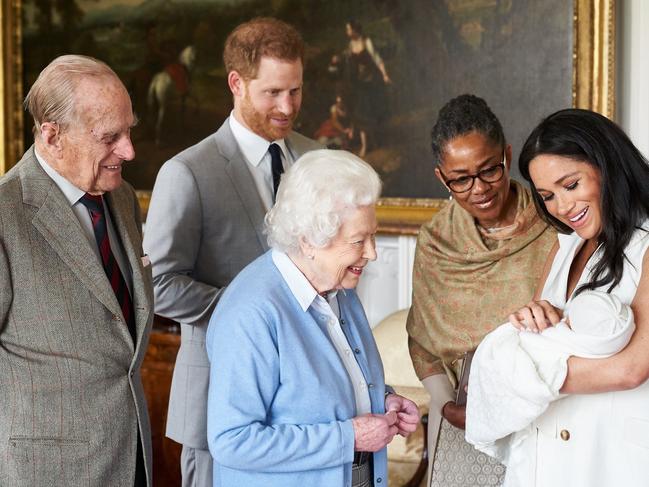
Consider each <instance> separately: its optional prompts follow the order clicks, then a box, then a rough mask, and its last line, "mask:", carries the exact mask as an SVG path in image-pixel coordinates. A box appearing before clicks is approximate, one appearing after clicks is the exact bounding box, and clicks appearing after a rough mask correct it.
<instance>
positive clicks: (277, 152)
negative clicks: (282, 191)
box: [268, 142, 284, 196]
mask: <svg viewBox="0 0 649 487" xmlns="http://www.w3.org/2000/svg"><path fill="white" fill-rule="evenodd" d="M268 152H270V162H271V165H270V167H271V169H272V171H273V196H276V195H277V188H278V187H279V180H280V179H281V177H282V173H283V172H284V166H283V165H282V149H280V148H279V145H277V144H275V143H274V142H273V143H272V144H270V146H268Z"/></svg>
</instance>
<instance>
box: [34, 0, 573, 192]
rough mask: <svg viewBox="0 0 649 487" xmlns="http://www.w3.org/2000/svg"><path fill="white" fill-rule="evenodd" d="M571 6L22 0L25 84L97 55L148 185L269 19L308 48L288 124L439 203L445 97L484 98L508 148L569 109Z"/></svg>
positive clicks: (222, 109)
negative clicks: (66, 60)
mask: <svg viewBox="0 0 649 487" xmlns="http://www.w3.org/2000/svg"><path fill="white" fill-rule="evenodd" d="M572 14H573V5H572V2H566V1H565V0H544V1H543V2H539V1H536V0H516V1H514V0H407V1H397V0H355V1H353V2H350V1H348V0H271V1H269V0H59V1H57V2H50V1H47V0H23V2H22V13H21V15H22V43H23V44H22V52H23V86H24V89H27V88H28V87H29V86H30V85H31V83H32V82H33V81H34V79H35V77H36V75H37V74H38V72H39V71H40V70H41V69H42V68H43V67H44V66H45V65H46V64H47V63H48V62H49V61H50V60H51V59H53V58H54V57H55V56H57V55H59V54H62V53H70V52H73V53H82V54H88V55H91V56H95V57H97V58H99V59H102V60H104V61H106V62H107V63H108V64H109V65H110V66H112V67H113V68H114V69H115V70H116V72H117V73H118V74H119V76H120V77H121V78H122V80H123V81H124V83H125V84H126V86H127V87H128V89H129V92H130V93H131V96H132V99H133V104H134V108H135V111H136V114H137V116H138V119H139V124H138V126H137V127H135V129H134V131H133V140H134V143H135V147H136V160H135V162H134V163H131V164H128V165H127V168H126V169H125V178H126V179H127V180H129V181H130V182H131V183H132V184H133V185H134V186H135V187H136V188H138V189H151V188H152V186H153V183H154V181H155V176H156V173H157V171H158V169H159V168H160V166H161V165H162V164H163V163H164V161H165V160H167V159H168V158H170V157H171V156H173V155H174V154H176V153H177V152H179V151H180V150H182V149H183V148H185V147H188V146H189V145H191V144H193V143H195V142H197V141H199V140H201V139H202V138H204V137H206V136H207V135H209V134H210V133H212V132H213V131H215V130H216V128H218V126H219V124H220V123H221V122H222V121H223V120H224V119H225V117H227V115H228V114H229V113H230V110H231V109H232V105H231V96H230V93H229V91H228V88H227V83H226V73H225V71H224V69H223V65H222V59H221V53H222V49H223V43H224V40H225V37H226V36H227V33H228V32H229V31H230V30H231V29H232V28H233V27H234V26H235V25H237V24H238V23H240V22H242V21H244V20H246V19H249V18H251V17H253V16H256V15H272V16H276V17H278V18H282V19H284V20H286V21H288V22H290V23H292V24H294V25H295V26H297V27H298V29H299V30H300V31H301V32H302V33H303V36H304V38H305V41H306V43H307V52H306V70H305V87H304V102H303V106H302V111H301V115H300V117H299V119H298V122H297V129H298V130H299V131H300V132H302V133H303V134H305V135H308V136H311V137H313V138H317V139H319V140H320V141H321V142H323V143H324V144H326V145H328V146H329V147H342V148H345V149H348V150H351V151H353V152H355V153H357V154H360V155H362V156H363V157H364V158H365V159H366V160H367V161H368V162H370V163H371V164H372V165H373V166H374V167H375V168H376V169H377V170H378V171H379V173H380V174H381V176H382V178H383V180H384V192H383V195H384V196H392V197H408V198H424V197H439V196H443V195H444V191H443V188H442V187H441V186H440V185H439V184H438V183H436V182H435V181H434V178H433V171H432V163H431V160H430V151H429V132H430V129H431V126H432V124H433V122H434V119H435V117H436V114H437V112H438V110H439V108H440V107H441V106H442V105H443V104H444V103H445V102H446V101H447V100H449V99H450V98H451V97H453V96H456V95H459V94H462V93H466V92H470V93H475V94H477V95H479V96H482V97H484V98H485V99H486V100H487V102H488V103H489V104H490V105H491V107H492V109H493V110H494V112H495V113H496V114H497V115H498V116H499V117H500V119H501V121H502V122H503V126H504V128H505V133H506V136H507V138H508V139H509V141H510V142H511V143H512V144H513V146H514V153H515V154H517V149H518V148H520V146H521V144H522V142H523V140H524V137H525V135H526V134H527V133H528V132H529V131H530V129H531V128H532V127H533V126H534V125H535V124H536V123H537V122H538V121H539V119H540V118H541V117H542V116H543V115H545V114H547V113H549V112H551V111H553V110H555V109H559V108H562V107H567V106H570V105H571V103H572V87H573V83H572V76H573V59H572V53H573V16H572ZM30 129H31V127H30V124H29V123H25V128H24V141H25V146H29V144H30V143H31V130H30Z"/></svg>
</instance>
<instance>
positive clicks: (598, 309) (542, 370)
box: [466, 291, 635, 465]
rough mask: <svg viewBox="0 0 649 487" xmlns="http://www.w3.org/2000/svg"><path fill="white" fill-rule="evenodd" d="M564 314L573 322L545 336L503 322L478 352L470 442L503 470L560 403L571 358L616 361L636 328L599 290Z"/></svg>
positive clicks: (579, 297) (468, 417)
mask: <svg viewBox="0 0 649 487" xmlns="http://www.w3.org/2000/svg"><path fill="white" fill-rule="evenodd" d="M565 313H566V314H567V316H568V320H564V321H562V322H561V323H559V324H557V325H556V326H554V327H550V328H548V329H546V330H545V331H543V332H542V333H540V334H537V333H532V332H528V331H519V330H517V329H516V328H515V327H514V326H512V325H511V324H509V323H505V324H503V325H501V326H500V327H498V328H496V329H495V330H494V331H493V332H491V333H489V334H488V335H487V336H486V337H485V339H484V340H483V341H482V343H480V346H479V347H478V349H477V350H476V353H475V356H474V358H473V364H472V366H471V374H470V376H469V387H468V400H467V408H466V440H467V441H468V442H469V443H471V444H473V445H474V446H475V447H476V448H477V449H478V450H481V451H483V452H485V453H487V454H488V455H491V456H493V457H496V458H498V459H499V460H500V461H501V462H503V463H504V464H505V465H507V457H508V452H509V451H510V448H514V447H515V446H516V444H518V443H519V442H520V441H522V439H523V438H524V437H525V435H526V434H527V433H526V429H529V426H530V425H531V423H532V422H533V421H534V420H535V419H536V418H538V417H539V416H540V415H541V414H542V413H543V412H544V411H545V410H546V409H547V407H548V405H549V404H550V402H552V401H554V400H556V399H558V398H559V396H560V394H559V389H560V388H561V386H562V385H563V382H564V380H565V377H566V373H567V360H568V357H570V356H571V355H576V356H579V357H588V358H603V357H607V356H609V355H613V354H615V353H617V352H618V351H620V350H621V349H622V348H624V347H625V346H626V344H627V343H628V342H629V340H630V339H631V335H632V334H633V331H634V330H635V323H634V321H633V312H632V311H631V308H629V307H628V306H626V305H624V304H622V303H621V302H620V301H619V299H618V298H616V297H615V296H613V295H610V294H607V293H603V292H600V291H584V292H582V293H581V294H579V295H577V296H576V297H575V298H574V299H573V300H572V301H571V302H570V303H569V304H568V307H567V309H566V310H565ZM567 321H569V323H570V326H568V324H567V323H566V322H567ZM513 433H518V434H516V435H514V434H513Z"/></svg>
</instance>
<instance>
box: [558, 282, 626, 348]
mask: <svg viewBox="0 0 649 487" xmlns="http://www.w3.org/2000/svg"><path fill="white" fill-rule="evenodd" d="M629 319H633V311H631V308H630V307H629V306H627V305H626V304H622V302H621V301H620V300H619V299H618V298H617V297H616V296H613V295H612V294H608V293H604V292H602V291H584V292H582V293H581V294H578V295H577V296H575V297H574V298H573V300H572V301H571V302H570V303H569V304H568V308H566V310H565V317H564V319H563V320H562V321H564V322H565V324H566V325H568V326H569V327H570V328H572V329H573V330H574V331H575V332H576V333H580V334H581V333H583V334H586V335H594V336H600V337H601V336H607V335H613V334H615V333H617V332H619V331H620V330H622V329H623V328H624V326H626V325H627V324H628V322H629Z"/></svg>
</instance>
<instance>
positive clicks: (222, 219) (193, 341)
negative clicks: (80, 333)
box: [144, 119, 321, 450]
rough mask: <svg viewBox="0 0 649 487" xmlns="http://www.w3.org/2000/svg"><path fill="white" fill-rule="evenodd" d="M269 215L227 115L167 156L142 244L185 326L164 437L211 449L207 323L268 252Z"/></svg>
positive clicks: (164, 306)
mask: <svg viewBox="0 0 649 487" xmlns="http://www.w3.org/2000/svg"><path fill="white" fill-rule="evenodd" d="M286 145H287V148H288V150H289V151H290V152H291V155H292V156H293V157H294V158H297V157H299V156H300V155H302V154H303V153H305V152H307V151H309V150H313V149H319V148H321V146H319V145H318V144H317V143H316V142H314V141H312V140H310V139H307V138H306V137H304V136H302V135H300V134H297V133H295V132H293V133H291V135H290V136H289V137H287V139H286ZM264 215H265V209H264V205H263V203H262V201H261V198H260V197H259V194H258V193H257V188H256V186H255V182H254V180H253V177H252V174H251V173H250V170H249V169H248V164H247V163H246V161H245V159H244V157H243V155H242V154H241V152H240V150H239V146H238V145H237V143H236V141H235V139H234V136H233V135H232V131H231V130H230V125H229V122H228V120H227V119H226V121H225V122H224V123H223V125H222V126H221V128H219V130H218V131H217V132H216V133H214V134H212V135H210V136H209V137H207V138H206V139H204V140H202V141H201V142H199V143H198V144H196V145H194V146H192V147H190V148H189V149H187V150H185V151H183V152H181V153H180V154H178V155H177V156H176V157H174V158H172V159H171V160H169V161H167V162H166V163H165V164H164V165H163V166H162V168H161V169H160V172H159V173H158V176H157V179H156V182H155V186H154V188H153V196H152V198H151V204H150V206H149V213H148V216H147V222H146V231H145V237H144V248H145V250H146V251H147V252H148V253H149V255H150V257H151V261H152V263H153V283H154V291H155V310H156V313H158V314H160V315H162V316H165V317H168V318H171V319H174V320H176V321H179V322H180V324H181V325H180V326H181V345H180V350H179V352H178V356H177V357H176V365H175V368H174V374H173V380H172V384H171V394H170V398H169V412H168V416H167V431H166V434H167V436H168V437H169V438H171V439H173V440H175V441H177V442H179V443H182V444H184V445H187V446H189V447H192V448H200V449H204V450H206V449H207V387H208V382H209V361H208V359H207V352H206V351H205V333H206V331H207V324H208V321H209V318H210V316H211V314H212V311H213V310H214V306H215V305H216V302H217V301H218V299H219V297H220V295H221V292H222V291H223V289H224V288H225V286H227V285H228V284H229V283H230V281H232V279H233V278H234V277H235V276H236V275H237V274H238V273H239V271H241V269H243V268H244V267H245V266H246V265H248V264H249V263H250V262H252V261H253V260H254V259H255V258H256V257H258V256H259V255H261V254H262V253H264V252H265V251H266V250H267V249H268V244H267V243H266V237H265V235H264V234H263V223H264Z"/></svg>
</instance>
